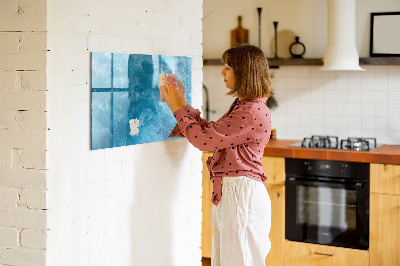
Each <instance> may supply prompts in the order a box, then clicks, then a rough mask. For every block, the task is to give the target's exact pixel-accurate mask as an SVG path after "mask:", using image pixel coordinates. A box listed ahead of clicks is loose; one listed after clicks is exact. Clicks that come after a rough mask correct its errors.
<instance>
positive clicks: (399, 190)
mask: <svg viewBox="0 0 400 266" xmlns="http://www.w3.org/2000/svg"><path fill="white" fill-rule="evenodd" d="M370 179H371V193H382V194H391V195H400V165H394V164H377V163H371V164H370Z"/></svg>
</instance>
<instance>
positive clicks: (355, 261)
mask: <svg viewBox="0 0 400 266" xmlns="http://www.w3.org/2000/svg"><path fill="white" fill-rule="evenodd" d="M284 252H285V256H284V257H285V262H284V263H285V264H284V265H285V266H322V265H323V266H366V265H369V253H368V251H365V250H358V249H350V248H341V247H333V246H324V245H315V244H309V243H301V242H294V241H287V240H286V241H285V251H284Z"/></svg>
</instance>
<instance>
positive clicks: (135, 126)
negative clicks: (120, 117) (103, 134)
mask: <svg viewBox="0 0 400 266" xmlns="http://www.w3.org/2000/svg"><path fill="white" fill-rule="evenodd" d="M129 127H130V128H131V132H130V133H129V134H130V135H131V136H135V135H138V134H139V119H131V120H129Z"/></svg>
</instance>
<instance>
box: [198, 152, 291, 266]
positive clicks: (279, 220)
mask: <svg viewBox="0 0 400 266" xmlns="http://www.w3.org/2000/svg"><path fill="white" fill-rule="evenodd" d="M209 156H212V153H211V152H205V153H203V196H202V201H203V206H202V212H203V217H202V237H201V247H202V248H201V250H202V256H203V257H205V258H211V253H212V203H211V195H212V183H211V182H210V175H209V172H208V169H207V166H206V161H207V158H208V157H209ZM262 163H263V166H264V171H265V173H266V175H267V176H268V179H267V181H266V182H265V187H266V188H267V190H268V194H269V196H270V199H271V205H272V221H271V232H270V235H269V237H270V240H271V245H272V247H271V250H270V252H269V254H268V256H267V258H266V265H267V266H279V265H283V250H284V248H283V247H284V246H283V243H284V232H285V231H284V230H285V222H284V218H285V194H284V193H285V187H284V184H285V158H283V157H263V159H262Z"/></svg>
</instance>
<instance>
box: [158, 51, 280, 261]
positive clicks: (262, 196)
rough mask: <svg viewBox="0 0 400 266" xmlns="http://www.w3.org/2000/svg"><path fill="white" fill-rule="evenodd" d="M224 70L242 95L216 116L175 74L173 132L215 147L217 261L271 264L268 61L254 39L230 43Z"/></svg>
mask: <svg viewBox="0 0 400 266" xmlns="http://www.w3.org/2000/svg"><path fill="white" fill-rule="evenodd" d="M222 62H223V63H224V64H225V66H224V68H223V69H222V71H221V75H222V76H223V78H224V82H225V86H226V87H227V88H228V89H229V91H228V93H227V95H233V96H236V97H237V98H236V99H235V101H234V102H233V103H232V106H231V107H230V108H229V110H228V112H227V113H225V114H224V115H223V116H222V117H221V118H220V119H219V120H218V121H216V122H207V121H206V120H204V119H202V118H200V111H199V110H195V109H193V108H192V107H191V106H190V105H188V104H187V103H186V101H185V99H184V96H183V95H184V87H183V85H182V83H180V81H179V80H177V79H176V78H174V77H173V76H170V77H169V78H168V82H167V83H166V85H165V86H164V87H162V88H161V90H162V91H163V93H164V96H165V99H166V102H167V104H168V106H169V108H170V109H171V111H172V112H173V114H174V117H175V119H176V120H177V122H178V124H177V126H176V127H175V128H174V130H173V131H172V133H171V135H170V137H178V136H184V137H186V138H187V139H188V140H189V142H190V143H191V144H192V145H193V146H195V147H196V148H198V149H200V150H202V151H214V156H213V157H210V158H208V161H207V166H208V169H209V171H210V176H211V180H212V182H213V195H212V199H211V201H212V202H213V204H214V205H215V206H213V214H212V216H213V218H212V220H213V251H212V258H211V261H212V265H215V266H217V265H223V266H225V265H226V266H235V265H238V266H239V265H246V266H250V265H265V257H266V256H267V254H268V252H269V250H270V246H271V244H270V241H269V236H268V235H269V231H270V225H271V202H270V199H269V196H268V193H267V190H266V188H265V186H264V184H263V182H264V181H265V180H266V178H267V177H266V175H265V173H264V170H263V167H262V164H261V158H262V157H263V152H264V148H265V146H266V145H267V143H268V140H269V137H270V130H271V116H270V111H269V109H268V107H267V106H266V104H265V103H266V100H267V98H268V97H269V96H270V95H272V89H271V82H270V76H269V68H268V62H267V60H266V57H265V55H264V53H263V52H262V51H261V50H260V49H259V48H257V47H255V46H252V45H243V46H239V47H235V48H231V49H228V50H227V51H225V52H224V53H223V55H222Z"/></svg>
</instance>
